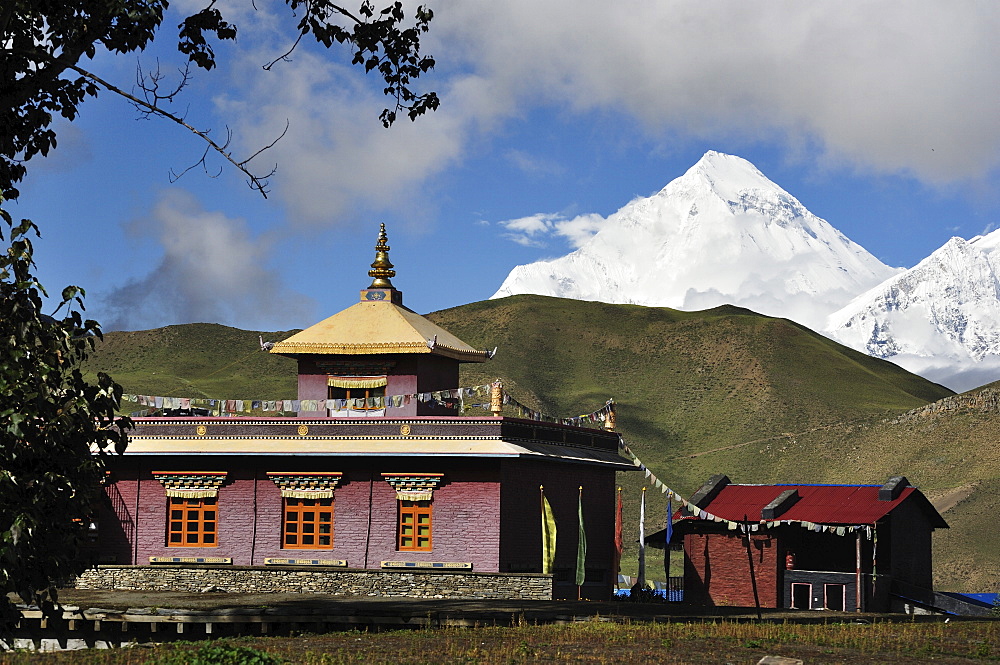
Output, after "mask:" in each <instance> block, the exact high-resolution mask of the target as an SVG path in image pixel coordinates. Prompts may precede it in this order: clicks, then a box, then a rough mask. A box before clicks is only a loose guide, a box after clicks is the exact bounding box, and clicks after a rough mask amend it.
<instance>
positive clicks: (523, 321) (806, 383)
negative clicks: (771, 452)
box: [428, 296, 952, 493]
mask: <svg viewBox="0 0 1000 665" xmlns="http://www.w3.org/2000/svg"><path fill="white" fill-rule="evenodd" d="M428 318H429V319H431V320H433V321H434V322H435V323H438V324H439V325H441V326H443V327H444V328H446V329H448V330H449V331H451V332H453V333H455V334H456V335H458V336H459V337H460V338H461V339H463V340H465V341H466V342H468V343H469V344H472V345H473V346H476V347H478V348H492V347H493V346H498V347H499V350H498V352H497V355H496V357H495V358H494V359H493V360H492V361H491V362H489V363H485V364H482V365H465V366H463V372H464V374H463V383H479V382H483V381H484V380H488V379H491V378H493V377H495V376H499V377H503V378H504V379H506V380H508V382H509V383H510V385H511V388H512V392H513V393H514V394H515V396H518V398H519V399H521V400H522V401H525V402H526V403H529V405H530V406H535V407H536V408H538V409H539V410H541V411H544V412H547V413H551V414H554V415H574V414H578V413H584V412H588V411H592V410H593V409H595V408H597V407H599V406H600V405H601V404H603V403H604V401H605V400H606V399H607V398H609V397H613V398H614V399H615V401H616V402H617V403H618V426H619V429H620V430H621V432H622V433H623V435H624V436H625V438H626V440H627V441H628V442H629V443H630V445H631V446H632V448H633V449H634V450H635V451H636V453H637V454H638V455H639V456H640V457H641V458H642V459H643V460H644V461H645V462H646V463H647V465H649V466H650V467H651V468H654V469H659V473H658V475H659V476H661V478H662V479H663V480H664V481H669V482H670V483H671V485H672V486H674V487H675V489H678V490H681V491H683V492H685V493H687V492H690V491H692V490H694V489H696V488H697V487H698V486H700V485H701V483H702V482H704V480H705V479H707V478H708V476H710V475H711V474H713V473H718V472H720V471H721V472H725V473H730V470H729V469H728V468H726V467H727V465H726V464H721V465H720V461H719V458H718V456H714V455H704V454H703V453H705V452H706V451H711V450H715V449H718V448H724V447H728V446H733V445H736V444H743V443H745V442H748V441H754V440H757V439H760V438H764V437H769V436H773V435H777V434H782V433H793V432H803V431H807V430H811V429H814V428H817V427H822V426H828V425H831V424H836V423H842V422H846V421H855V420H858V419H867V418H873V417H882V416H885V415H887V414H894V413H900V412H902V411H906V410H908V409H912V408H915V407H918V406H922V405H924V404H926V403H928V402H931V401H934V400H936V399H940V398H942V397H946V396H948V395H951V394H952V392H951V391H950V390H948V389H947V388H944V387H942V386H939V385H937V384H933V383H930V382H928V381H926V380H924V379H921V378H920V377H918V376H915V375H913V374H910V373H908V372H906V371H905V370H903V369H901V368H899V367H898V366H896V365H893V364H892V363H888V362H885V361H882V360H878V359H875V358H871V357H869V356H866V355H863V354H860V353H857V352H855V351H852V350H850V349H848V348H846V347H844V346H841V345H839V344H837V343H835V342H833V341H831V340H829V339H827V338H825V337H822V336H821V335H818V334H816V333H814V332H812V331H810V330H808V329H806V328H803V327H801V326H799V325H797V324H795V323H792V322H790V321H787V320H785V319H775V318H770V317H765V316H761V315H758V314H755V313H753V312H750V311H749V310H745V309H740V308H737V307H718V308H715V309H711V310H706V311H703V312H678V311H676V310H672V309H667V308H657V307H640V306H635V305H609V304H605V303H597V302H582V301H575V300H566V299H560V298H547V297H543V296H514V297H511V298H504V299H501V300H491V301H484V302H479V303H473V304H471V305H465V306H463V307H457V308H454V309H449V310H445V311H441V312H435V313H433V314H430V315H429V316H428ZM520 395H525V397H523V398H522V397H520ZM532 400H533V403H531V401H532ZM799 462H800V466H799V468H798V472H799V473H801V474H805V475H809V474H813V473H815V474H821V473H823V469H821V468H818V465H815V464H812V463H811V462H810V460H809V459H808V458H806V459H802V460H799ZM758 466H760V465H759V464H755V463H754V461H753V460H746V461H744V462H743V463H742V464H741V466H740V467H739V468H733V469H732V474H733V478H734V480H736V481H737V482H739V481H743V480H745V481H752V478H750V477H748V476H754V477H756V476H759V475H760V473H761V472H762V471H763V469H758V468H757V467H758ZM865 480H867V478H866V479H865Z"/></svg>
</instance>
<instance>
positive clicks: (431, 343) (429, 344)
mask: <svg viewBox="0 0 1000 665" xmlns="http://www.w3.org/2000/svg"><path fill="white" fill-rule="evenodd" d="M437 344H438V336H437V335H434V337H431V338H430V339H429V340H427V348H428V349H431V350H433V349H434V347H435V346H437Z"/></svg>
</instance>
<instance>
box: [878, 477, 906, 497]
mask: <svg viewBox="0 0 1000 665" xmlns="http://www.w3.org/2000/svg"><path fill="white" fill-rule="evenodd" d="M909 486H910V481H908V480H907V479H906V478H905V477H904V476H893V477H892V478H890V479H889V480H887V481H886V482H885V485H882V487H880V488H878V500H879V501H895V500H896V499H898V498H899V494H900V492H902V491H903V490H904V489H906V488H907V487H909Z"/></svg>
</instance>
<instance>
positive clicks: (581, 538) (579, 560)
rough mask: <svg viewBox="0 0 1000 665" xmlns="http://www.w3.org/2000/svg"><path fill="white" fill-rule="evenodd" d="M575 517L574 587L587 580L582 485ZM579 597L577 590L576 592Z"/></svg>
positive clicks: (581, 584) (585, 531)
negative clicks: (577, 526)
mask: <svg viewBox="0 0 1000 665" xmlns="http://www.w3.org/2000/svg"><path fill="white" fill-rule="evenodd" d="M576 516H577V519H578V520H579V523H580V525H579V535H578V537H577V540H576V586H578V587H581V586H583V582H584V580H586V578H587V530H586V529H585V528H584V527H583V485H580V495H579V497H578V498H577V502H576ZM577 595H578V596H579V589H578V590H577Z"/></svg>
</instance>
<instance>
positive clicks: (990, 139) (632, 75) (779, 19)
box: [185, 0, 1000, 244]
mask: <svg viewBox="0 0 1000 665" xmlns="http://www.w3.org/2000/svg"><path fill="white" fill-rule="evenodd" d="M185 1H189V0H185ZM191 1H193V0H191ZM229 4H232V3H229ZM191 6H192V7H193V6H194V5H191ZM234 6H238V5H234ZM282 10H285V8H284V7H281V6H277V7H274V8H273V9H268V10H265V11H260V12H244V13H243V14H241V15H239V16H238V18H239V19H240V30H241V32H240V43H239V44H238V45H236V46H234V47H231V46H230V45H226V46H225V47H224V48H226V49H227V51H228V53H227V57H226V60H225V61H224V63H225V66H226V67H227V71H228V72H229V77H230V82H231V83H230V85H228V86H225V93H224V94H220V95H219V96H218V97H217V98H216V104H217V107H218V110H219V114H220V116H221V117H223V118H225V119H226V120H227V121H228V122H229V123H230V124H231V125H232V126H233V127H234V128H235V129H236V137H235V145H236V146H237V147H238V148H240V151H241V152H242V154H248V153H250V152H252V151H253V150H255V149H257V148H259V147H260V146H261V145H265V144H267V143H268V142H270V141H271V140H272V139H273V138H274V137H275V136H276V135H277V134H278V133H280V132H281V130H282V129H283V128H284V126H285V122H286V120H287V121H289V122H290V123H291V127H290V130H289V133H288V135H287V136H286V137H285V139H284V140H282V141H281V142H279V143H278V145H277V146H275V148H274V149H273V150H271V151H269V152H268V153H265V154H264V155H262V156H261V157H260V158H259V159H258V160H257V161H258V163H259V166H260V170H263V171H267V170H268V169H269V168H270V166H271V165H272V164H274V163H275V162H276V163H277V164H278V167H279V171H278V174H277V176H276V178H275V179H274V181H273V185H274V190H273V193H274V196H275V197H276V198H278V199H279V200H280V201H282V202H283V204H284V205H285V207H286V208H287V209H288V211H289V213H290V215H289V216H290V218H291V219H292V223H293V224H296V225H311V224H324V225H338V224H339V225H343V224H345V223H347V222H346V221H345V220H348V219H350V218H352V216H353V215H355V214H357V212H358V211H359V210H387V209H393V210H398V209H404V208H405V209H408V210H410V209H413V208H414V207H417V206H422V205H425V204H426V203H427V202H428V201H432V192H429V191H427V190H426V189H425V187H424V185H425V183H428V182H430V181H432V179H433V177H434V176H435V175H437V174H440V173H441V172H443V171H444V170H445V169H447V168H449V167H451V166H453V165H455V164H459V163H460V162H461V160H462V159H463V158H464V157H465V156H466V154H467V153H468V151H469V150H470V149H471V146H473V145H481V142H482V141H484V139H485V140H489V138H490V137H491V136H492V135H493V134H495V133H499V132H501V131H503V130H504V129H505V124H506V123H508V122H509V121H511V119H513V118H527V117H530V116H529V114H531V113H533V112H535V111H537V110H538V109H543V110H547V111H552V112H560V113H562V114H565V120H566V122H574V121H575V120H576V119H578V118H579V117H580V116H578V115H575V114H577V113H583V112H590V111H598V112H601V113H607V114H613V116H627V119H626V121H628V122H631V121H632V119H633V118H634V119H638V120H639V121H640V123H641V124H642V126H644V127H645V129H646V131H647V133H648V138H650V139H651V140H652V141H662V142H668V141H670V140H672V139H673V137H677V136H682V137H697V138H699V139H703V140H709V141H710V140H717V141H722V140H726V139H735V140H736V141H737V142H740V141H742V142H744V143H748V144H749V143H754V142H758V141H776V142H778V143H779V145H782V146H783V147H784V149H785V150H786V152H787V154H788V155H790V156H793V157H794V158H796V159H803V158H805V156H806V155H808V156H809V157H808V158H809V159H813V160H816V161H817V162H822V163H824V165H826V166H834V167H838V168H842V167H847V168H852V169H857V170H860V171H864V172H881V173H905V174H911V175H913V176H915V177H917V178H919V179H921V180H923V181H924V182H926V183H932V184H947V183H955V182H971V181H976V180H978V179H982V178H983V177H985V176H986V175H988V174H989V172H990V171H991V170H993V169H996V168H998V166H1000V112H998V110H1000V67H996V66H995V63H996V62H997V61H998V59H1000V58H998V56H1000V40H997V39H996V38H995V35H996V34H998V32H1000V3H986V2H973V1H957V2H949V3H942V2H939V0H886V1H880V2H858V3H848V4H844V3H831V2H828V3H823V2H813V3H803V2H793V1H791V0H786V1H775V2H766V3H765V2H746V1H745V0H719V1H718V2H700V3H699V2H691V1H690V0H662V1H660V2H655V3H649V2H640V1H638V0H626V2H622V3H607V2H599V1H598V0H573V1H572V2H571V1H570V0H551V1H550V2H545V3H541V4H540V3H537V2H533V1H529V0H505V1H498V2H486V3H484V2H456V1H454V0H441V1H440V2H438V3H435V5H434V10H435V19H434V21H433V22H432V24H431V31H430V32H429V33H428V34H427V35H425V36H424V37H423V40H424V49H423V51H424V53H430V54H433V55H434V56H435V58H436V59H437V61H438V68H437V70H436V71H435V72H433V73H432V74H431V75H428V76H427V77H425V79H423V80H421V81H419V82H418V87H419V88H421V89H433V90H436V91H438V93H439V94H440V96H441V99H442V105H441V108H440V109H439V110H438V111H436V112H433V113H430V114H428V115H426V116H424V117H422V118H420V119H418V121H417V122H415V123H411V122H410V121H409V120H408V119H406V118H405V117H404V118H401V119H400V120H398V121H397V123H396V125H395V126H394V127H393V128H392V129H390V130H385V129H383V128H382V127H381V125H380V123H379V122H378V119H377V117H378V114H379V112H380V111H381V109H382V108H383V107H384V106H385V105H386V103H387V100H386V99H385V98H383V97H382V96H381V94H380V93H381V87H382V86H381V84H380V81H379V79H378V76H377V75H374V74H372V75H368V76H365V75H363V74H362V72H361V70H360V69H359V68H357V67H353V66H351V65H349V64H348V58H345V57H344V56H345V54H346V53H347V52H346V51H345V50H344V49H343V48H341V47H334V48H333V49H330V50H329V51H327V50H325V49H318V48H316V47H315V46H310V45H309V44H307V42H309V41H310V40H308V39H307V40H305V41H304V42H303V45H301V46H300V48H299V49H298V50H296V51H295V53H293V54H292V56H291V58H290V59H289V61H288V62H279V63H277V64H276V65H275V67H274V68H273V70H272V71H270V72H261V71H260V66H261V65H262V64H264V63H266V62H268V61H270V60H272V59H273V58H274V57H276V56H277V55H279V54H281V53H282V52H283V51H284V50H285V49H287V47H288V46H289V44H290V43H291V38H290V35H289V33H288V32H287V30H284V29H285V28H287V24H288V21H287V20H286V19H287V16H286V15H284V13H283V11H282ZM272 11H273V14H272ZM282 30H284V31H282ZM245 45H246V46H245ZM503 157H504V158H505V159H506V160H507V161H508V162H509V163H511V164H514V165H515V166H516V167H517V168H519V169H521V170H523V171H524V172H526V173H543V174H556V175H558V174H559V173H561V172H563V170H564V169H565V168H567V167H566V166H565V165H562V164H559V163H558V162H553V161H550V160H549V159H547V158H546V157H545V155H544V153H542V152H541V151H539V150H536V149H531V150H523V149H522V150H511V151H508V152H506V153H505V154H504V155H503ZM568 203H572V202H568ZM566 236H567V238H569V239H570V240H571V241H572V242H573V243H574V244H578V243H579V242H580V240H579V239H578V238H574V236H573V235H572V234H571V233H567V234H566ZM539 237H540V236H538V235H536V236H534V237H533V238H532V236H526V235H521V236H518V238H519V240H518V241H519V242H534V243H537V242H539Z"/></svg>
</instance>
